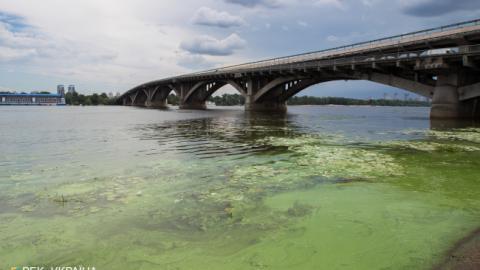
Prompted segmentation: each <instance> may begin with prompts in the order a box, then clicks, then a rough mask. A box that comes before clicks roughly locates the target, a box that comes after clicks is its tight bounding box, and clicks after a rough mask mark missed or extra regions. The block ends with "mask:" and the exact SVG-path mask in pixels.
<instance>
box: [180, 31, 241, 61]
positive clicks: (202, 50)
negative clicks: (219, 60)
mask: <svg viewBox="0 0 480 270" xmlns="http://www.w3.org/2000/svg"><path fill="white" fill-rule="evenodd" d="M246 44H247V42H246V41H245V40H243V39H242V38H240V37H239V36H238V35H237V34H235V33H234V34H231V35H230V36H228V37H226V38H225V39H221V40H219V39H216V38H214V37H211V36H207V35H203V36H198V37H195V38H193V39H190V40H187V41H184V42H182V43H181V44H180V48H181V49H183V50H185V51H187V52H190V53H192V54H204V55H213V56H227V55H232V54H233V53H234V52H235V50H238V49H243V48H244V47H245V46H246Z"/></svg>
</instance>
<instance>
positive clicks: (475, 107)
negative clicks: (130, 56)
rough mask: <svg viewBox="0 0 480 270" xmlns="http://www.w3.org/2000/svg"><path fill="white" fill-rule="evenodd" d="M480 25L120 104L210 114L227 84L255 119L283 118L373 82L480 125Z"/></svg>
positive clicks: (297, 60)
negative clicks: (321, 89)
mask: <svg viewBox="0 0 480 270" xmlns="http://www.w3.org/2000/svg"><path fill="white" fill-rule="evenodd" d="M479 60H480V19H479V20H474V21H468V22H462V23H458V24H453V25H447V26H443V27H438V28H433V29H427V30H422V31H418V32H413V33H408V34H403V35H398V36H394V37H388V38H383V39H378V40H373V41H368V42H362V43H357V44H352V45H348V46H342V47H337V48H333V49H327V50H322V51H317V52H310V53H305V54H300V55H293V56H288V57H280V58H274V59H269V60H263V61H258V62H252V63H246V64H240V65H234V66H228V67H222V68H217V69H212V70H207V71H202V72H196V73H192V74H187V75H181V76H176V77H171V78H166V79H161V80H156V81H152V82H148V83H144V84H142V85H139V86H137V87H135V88H133V89H131V90H129V91H127V92H126V93H125V94H123V95H122V96H121V97H120V99H119V102H121V103H122V104H123V105H126V106H142V107H148V108H165V107H166V106H167V97H168V95H169V94H170V93H171V92H172V91H173V92H175V93H176V95H177V96H178V97H179V99H180V109H206V101H207V99H208V98H209V97H210V96H211V95H212V94H213V93H215V91H217V90H218V89H220V88H221V87H223V86H225V85H227V84H229V85H231V86H232V87H234V88H235V89H236V90H238V92H239V93H240V94H241V95H243V96H244V97H245V99H246V104H245V109H246V110H249V111H285V110H286V102H287V100H288V99H289V98H290V97H292V96H294V95H296V94H297V93H299V92H300V91H302V90H304V89H306V88H308V87H310V86H312V85H315V84H319V83H323V82H328V81H335V80H368V81H372V82H376V83H380V84H384V85H389V86H393V87H397V88H400V89H404V90H407V91H410V92H413V93H416V94H418V95H421V96H424V97H428V98H431V99H432V108H431V117H432V118H478V117H480V108H479V107H480V104H478V103H479V102H480V101H479V100H480V63H479Z"/></svg>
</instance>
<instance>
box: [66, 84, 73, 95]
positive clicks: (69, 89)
mask: <svg viewBox="0 0 480 270" xmlns="http://www.w3.org/2000/svg"><path fill="white" fill-rule="evenodd" d="M67 93H69V94H72V95H73V94H74V93H75V85H73V84H71V85H69V86H68V92H67Z"/></svg>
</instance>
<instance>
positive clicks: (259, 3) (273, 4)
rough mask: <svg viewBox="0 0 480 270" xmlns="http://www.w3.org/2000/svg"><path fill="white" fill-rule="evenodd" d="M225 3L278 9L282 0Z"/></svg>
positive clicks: (247, 0) (251, 0) (230, 1)
mask: <svg viewBox="0 0 480 270" xmlns="http://www.w3.org/2000/svg"><path fill="white" fill-rule="evenodd" d="M225 2H227V3H231V4H237V5H241V6H244V7H257V6H262V7H267V8H278V7H280V6H282V0H225Z"/></svg>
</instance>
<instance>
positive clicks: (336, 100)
mask: <svg viewBox="0 0 480 270" xmlns="http://www.w3.org/2000/svg"><path fill="white" fill-rule="evenodd" d="M288 104H289V105H370V106H415V107H427V106H430V102H429V101H419V100H400V99H353V98H342V97H312V96H301V97H297V96H296V97H292V98H291V99H289V100H288Z"/></svg>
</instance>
